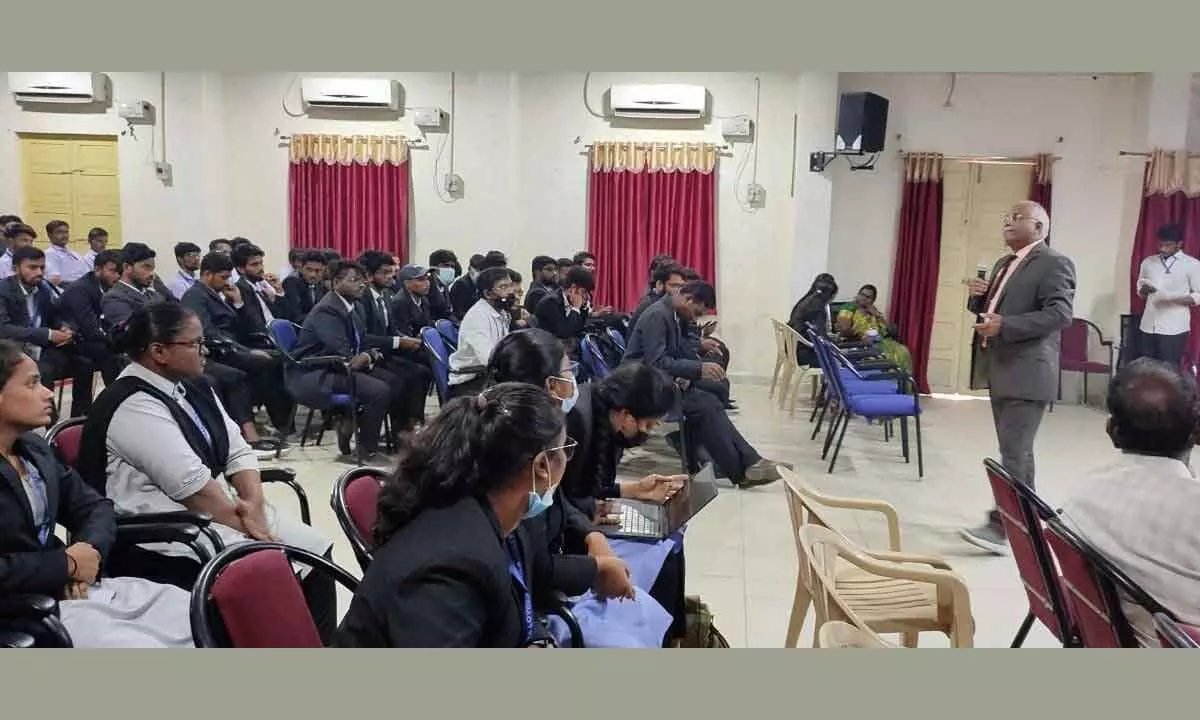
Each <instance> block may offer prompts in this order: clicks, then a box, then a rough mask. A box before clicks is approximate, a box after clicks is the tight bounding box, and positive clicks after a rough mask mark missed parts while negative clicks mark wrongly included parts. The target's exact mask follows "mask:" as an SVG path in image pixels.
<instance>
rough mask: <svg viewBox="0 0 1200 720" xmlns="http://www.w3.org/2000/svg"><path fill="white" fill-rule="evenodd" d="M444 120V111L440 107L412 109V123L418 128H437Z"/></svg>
mask: <svg viewBox="0 0 1200 720" xmlns="http://www.w3.org/2000/svg"><path fill="white" fill-rule="evenodd" d="M445 122H446V113H444V112H442V109H441V108H435V107H429V108H417V109H416V110H414V111H413V124H415V125H416V126H417V127H419V128H425V129H428V130H438V129H440V128H441V127H442V125H443V124H445Z"/></svg>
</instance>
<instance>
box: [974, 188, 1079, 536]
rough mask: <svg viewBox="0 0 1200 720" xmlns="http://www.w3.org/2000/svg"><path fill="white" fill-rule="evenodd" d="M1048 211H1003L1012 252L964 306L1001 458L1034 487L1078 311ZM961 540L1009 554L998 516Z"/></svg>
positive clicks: (1069, 266) (1034, 207)
mask: <svg viewBox="0 0 1200 720" xmlns="http://www.w3.org/2000/svg"><path fill="white" fill-rule="evenodd" d="M1049 232H1050V216H1049V215H1048V214H1047V213H1046V209H1045V208H1043V207H1042V206H1041V205H1039V204H1037V203H1035V202H1020V203H1017V204H1016V205H1014V206H1013V208H1012V210H1011V211H1010V212H1008V213H1006V214H1005V215H1004V230H1003V233H1004V243H1005V244H1006V245H1008V247H1009V249H1010V250H1011V251H1012V252H1011V253H1010V254H1008V255H1006V256H1004V257H1002V258H1001V259H1000V260H998V261H997V262H996V265H995V266H994V267H993V268H992V273H991V276H990V279H986V280H985V279H981V278H973V279H971V280H970V282H969V283H968V286H969V291H970V296H971V297H970V299H969V300H968V302H967V309H968V310H970V311H971V312H973V313H975V314H976V319H977V323H976V324H975V339H974V346H973V348H972V353H971V355H972V368H971V387H972V388H990V390H991V401H992V417H993V419H994V421H995V424H996V438H997V439H998V440H999V444H1000V460H1001V462H1002V463H1003V465H1004V467H1005V468H1007V469H1008V471H1009V472H1011V473H1012V474H1013V476H1014V477H1015V478H1016V479H1017V480H1018V481H1020V482H1022V483H1025V484H1026V485H1029V486H1030V487H1033V484H1034V482H1033V479H1034V461H1033V441H1034V438H1035V437H1036V436H1037V431H1038V426H1039V425H1041V422H1042V416H1043V414H1044V413H1045V411H1046V406H1047V405H1048V404H1049V403H1050V402H1052V401H1053V400H1054V397H1055V393H1056V391H1057V389H1058V354H1059V345H1060V333H1061V331H1062V329H1063V328H1065V327H1067V326H1068V325H1070V324H1071V320H1072V318H1073V316H1074V309H1073V303H1074V300H1075V265H1074V263H1072V262H1071V261H1070V260H1069V259H1068V258H1067V257H1066V256H1065V255H1063V254H1061V253H1059V252H1057V251H1055V250H1052V249H1051V248H1050V247H1049V246H1047V245H1046V243H1045V239H1046V235H1047V234H1048V233H1049ZM962 535H963V538H964V539H965V540H967V542H970V543H971V544H972V545H975V546H977V547H979V548H982V549H984V550H987V551H988V552H991V553H993V554H996V555H1004V554H1007V553H1008V542H1007V539H1006V538H1005V536H1004V528H1003V526H1002V525H1001V523H1000V513H999V512H998V511H996V510H994V509H993V510H992V511H991V512H990V513H989V515H988V521H987V524H985V525H983V526H981V527H978V528H973V529H968V530H963V532H962Z"/></svg>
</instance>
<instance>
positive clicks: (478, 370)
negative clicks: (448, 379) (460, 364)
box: [451, 365, 487, 375]
mask: <svg viewBox="0 0 1200 720" xmlns="http://www.w3.org/2000/svg"><path fill="white" fill-rule="evenodd" d="M451 372H453V373H454V374H456V375H482V374H483V373H485V372H487V365H468V366H467V367H464V368H459V369H458V370H452V371H451Z"/></svg>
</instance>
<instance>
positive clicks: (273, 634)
mask: <svg viewBox="0 0 1200 720" xmlns="http://www.w3.org/2000/svg"><path fill="white" fill-rule="evenodd" d="M211 597H212V601H213V603H215V605H216V608H217V611H218V613H219V614H220V616H221V622H222V623H223V624H224V625H225V631H226V633H227V634H228V636H229V640H230V644H231V645H232V646H233V647H236V648H317V647H322V644H321V636H320V635H319V634H318V633H317V625H316V623H315V622H313V618H312V613H311V612H310V611H309V609H308V601H307V600H305V598H304V591H303V590H302V589H301V587H300V581H299V580H297V579H296V575H295V573H294V572H293V571H292V564H291V563H290V562H288V559H287V557H285V556H284V554H283V552H281V551H279V550H260V551H258V552H255V553H252V554H250V555H247V556H245V557H243V558H240V559H238V560H235V561H234V562H233V563H231V564H230V565H229V566H228V567H226V568H225V569H224V570H223V571H222V572H221V575H220V577H218V578H217V580H216V582H214V583H213V587H212V592H211Z"/></svg>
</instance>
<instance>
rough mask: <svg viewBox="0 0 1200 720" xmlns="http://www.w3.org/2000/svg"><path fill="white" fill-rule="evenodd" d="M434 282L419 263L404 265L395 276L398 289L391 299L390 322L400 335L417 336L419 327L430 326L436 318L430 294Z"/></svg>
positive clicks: (419, 331) (419, 334) (419, 332)
mask: <svg viewBox="0 0 1200 720" xmlns="http://www.w3.org/2000/svg"><path fill="white" fill-rule="evenodd" d="M434 282H436V281H435V280H434V279H432V278H431V277H430V276H429V273H428V272H425V268H423V267H421V266H420V265H405V266H404V267H402V268H400V272H399V273H398V274H397V276H396V285H397V287H398V288H399V291H398V292H397V293H396V295H395V296H394V297H393V299H392V322H393V323H395V326H396V329H397V330H398V331H399V332H400V334H401V335H407V336H409V337H414V338H419V337H421V328H427V327H432V326H433V323H434V321H435V320H437V318H436V317H435V316H434V313H433V299H432V297H431V295H430V293H431V288H432V286H433V283H434Z"/></svg>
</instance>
